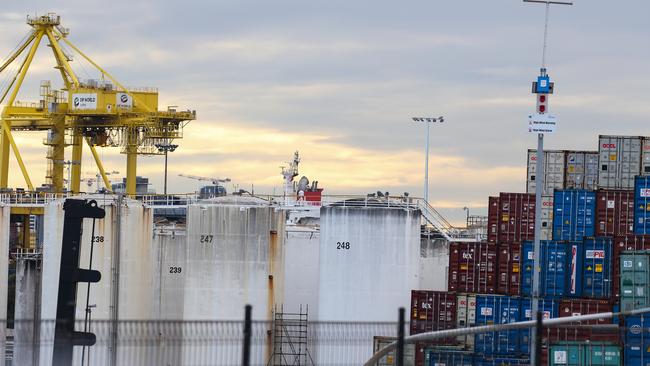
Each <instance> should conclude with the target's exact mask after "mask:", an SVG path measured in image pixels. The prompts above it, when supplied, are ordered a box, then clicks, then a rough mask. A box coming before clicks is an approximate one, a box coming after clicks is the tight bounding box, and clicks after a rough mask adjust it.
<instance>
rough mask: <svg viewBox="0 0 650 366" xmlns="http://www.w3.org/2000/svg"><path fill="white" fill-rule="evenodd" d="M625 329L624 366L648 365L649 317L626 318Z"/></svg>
mask: <svg viewBox="0 0 650 366" xmlns="http://www.w3.org/2000/svg"><path fill="white" fill-rule="evenodd" d="M646 318H648V319H646ZM625 327H626V329H627V330H626V332H625V342H624V347H625V351H624V360H625V366H647V365H650V317H648V316H645V317H644V316H643V315H640V316H627V317H626V318H625Z"/></svg>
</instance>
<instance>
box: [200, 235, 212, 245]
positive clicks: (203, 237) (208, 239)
mask: <svg viewBox="0 0 650 366" xmlns="http://www.w3.org/2000/svg"><path fill="white" fill-rule="evenodd" d="M212 239H214V235H201V243H205V244H210V243H212Z"/></svg>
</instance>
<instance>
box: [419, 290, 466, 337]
mask: <svg viewBox="0 0 650 366" xmlns="http://www.w3.org/2000/svg"><path fill="white" fill-rule="evenodd" d="M410 326H411V335H414V334H419V333H425V332H433V331H435V330H445V329H454V328H456V294H452V293H449V292H439V291H418V290H413V291H411V324H410ZM455 341H456V340H455V338H452V340H450V341H442V340H441V342H440V343H445V344H446V343H449V342H451V343H455Z"/></svg>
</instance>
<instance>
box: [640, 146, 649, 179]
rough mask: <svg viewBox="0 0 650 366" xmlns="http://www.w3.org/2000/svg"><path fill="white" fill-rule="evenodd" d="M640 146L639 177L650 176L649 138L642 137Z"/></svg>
mask: <svg viewBox="0 0 650 366" xmlns="http://www.w3.org/2000/svg"><path fill="white" fill-rule="evenodd" d="M641 146H642V151H641V175H650V137H644V138H643V144H642V145H641Z"/></svg>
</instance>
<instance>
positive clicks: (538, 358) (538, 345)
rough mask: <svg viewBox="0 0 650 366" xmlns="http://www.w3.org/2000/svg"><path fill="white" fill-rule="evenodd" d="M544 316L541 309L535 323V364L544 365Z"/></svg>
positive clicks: (537, 365) (536, 365)
mask: <svg viewBox="0 0 650 366" xmlns="http://www.w3.org/2000/svg"><path fill="white" fill-rule="evenodd" d="M542 317H543V313H542V312H541V311H538V312H537V324H535V333H537V336H536V337H535V366H542V334H543V333H544V330H543V328H542Z"/></svg>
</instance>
